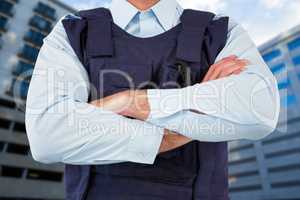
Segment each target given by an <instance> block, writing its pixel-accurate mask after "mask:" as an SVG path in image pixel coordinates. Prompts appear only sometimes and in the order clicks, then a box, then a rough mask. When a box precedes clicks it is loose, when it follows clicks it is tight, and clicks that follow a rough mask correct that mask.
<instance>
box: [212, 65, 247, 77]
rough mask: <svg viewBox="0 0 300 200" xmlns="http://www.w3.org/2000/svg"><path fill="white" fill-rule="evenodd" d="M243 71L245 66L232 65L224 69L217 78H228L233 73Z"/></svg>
mask: <svg viewBox="0 0 300 200" xmlns="http://www.w3.org/2000/svg"><path fill="white" fill-rule="evenodd" d="M244 69H245V66H243V65H233V66H231V67H228V68H227V69H224V70H223V71H222V72H221V74H220V76H219V77H218V78H224V77H228V76H230V75H232V74H233V73H234V72H242V71H243V70H244Z"/></svg>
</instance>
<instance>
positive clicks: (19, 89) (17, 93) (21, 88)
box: [7, 79, 29, 99]
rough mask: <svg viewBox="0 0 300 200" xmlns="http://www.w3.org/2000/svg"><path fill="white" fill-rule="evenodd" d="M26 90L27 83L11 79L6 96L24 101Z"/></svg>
mask: <svg viewBox="0 0 300 200" xmlns="http://www.w3.org/2000/svg"><path fill="white" fill-rule="evenodd" d="M28 88H29V82H28V81H24V80H17V79H13V80H12V83H11V85H10V88H9V90H8V91H7V94H8V95H11V96H14V97H17V98H21V99H26V97H27V92H28Z"/></svg>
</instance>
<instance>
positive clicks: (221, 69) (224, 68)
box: [208, 59, 247, 81]
mask: <svg viewBox="0 0 300 200" xmlns="http://www.w3.org/2000/svg"><path fill="white" fill-rule="evenodd" d="M246 65H247V61H246V60H240V59H236V60H231V61H226V62H224V63H222V64H221V65H219V66H218V67H217V68H216V69H215V70H214V72H213V73H212V75H211V76H210V77H208V80H209V81H211V80H216V79H218V78H221V77H224V76H226V75H230V73H231V72H232V70H231V68H233V71H235V70H237V69H238V68H244V67H246Z"/></svg>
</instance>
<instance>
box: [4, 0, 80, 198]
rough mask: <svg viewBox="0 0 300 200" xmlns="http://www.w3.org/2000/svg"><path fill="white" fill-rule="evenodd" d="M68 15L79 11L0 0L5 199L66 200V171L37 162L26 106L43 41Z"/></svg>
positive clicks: (35, 0) (28, 0)
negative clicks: (31, 146) (27, 129)
mask: <svg viewBox="0 0 300 200" xmlns="http://www.w3.org/2000/svg"><path fill="white" fill-rule="evenodd" d="M70 12H75V10H74V9H72V8H70V7H69V6H67V5H65V4H63V3H61V2H60V1H57V0H0V199H1V200H6V199H10V200H16V199H18V200H21V199H22V200H23V199H39V200H43V199H63V196H64V193H63V184H62V181H63V180H62V179H63V167H62V166H59V165H43V164H39V163H37V162H34V161H33V159H32V157H31V155H30V150H29V146H28V141H27V137H26V134H25V125H24V104H25V100H26V95H27V90H28V85H29V81H30V74H31V73H32V70H33V67H34V63H35V60H36V58H37V55H38V52H39V49H40V47H41V45H42V44H43V38H44V37H45V36H46V35H47V34H48V33H49V32H50V31H51V29H52V27H53V25H54V24H55V23H56V21H57V20H58V19H59V18H60V17H62V16H63V15H65V14H67V13H70ZM20 74H22V76H20ZM24 74H25V75H24ZM13 93H14V94H17V96H16V97H14V98H13V96H12V95H13Z"/></svg>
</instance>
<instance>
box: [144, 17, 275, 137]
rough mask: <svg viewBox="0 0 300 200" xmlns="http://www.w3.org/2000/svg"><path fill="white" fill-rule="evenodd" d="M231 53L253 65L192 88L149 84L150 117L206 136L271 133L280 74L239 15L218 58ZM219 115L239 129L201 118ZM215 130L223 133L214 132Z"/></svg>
mask: <svg viewBox="0 0 300 200" xmlns="http://www.w3.org/2000/svg"><path fill="white" fill-rule="evenodd" d="M230 55H236V56H238V57H239V58H242V59H247V60H249V61H250V65H248V66H247V69H246V70H244V71H243V72H242V73H240V74H239V75H231V76H229V77H226V78H222V79H218V80H214V81H209V82H205V83H198V84H195V85H193V86H189V87H186V88H181V89H164V90H161V89H149V90H147V94H148V99H149V104H150V108H151V112H150V115H149V117H148V119H147V120H146V121H148V122H152V123H153V124H156V125H161V126H162V127H164V126H166V127H168V128H170V129H171V130H174V131H178V132H179V133H181V134H185V135H189V136H190V137H191V138H194V139H199V140H206V141H207V140H208V141H215V140H218V141H227V140H232V139H259V138H262V137H265V136H266V135H268V134H269V133H271V132H272V131H273V130H274V129H275V127H276V125H277V122H278V115H279V110H280V102H279V92H278V88H277V82H276V79H275V78H274V76H273V75H272V73H271V71H270V70H269V68H268V66H267V65H266V63H265V62H264V61H263V59H262V57H261V55H260V53H259V51H258V49H257V47H256V46H255V44H254V43H253V41H252V40H251V38H250V37H249V35H248V34H247V32H246V31H245V30H244V29H243V28H242V26H241V25H239V24H237V23H235V22H234V21H233V20H230V21H229V32H228V39H227V43H226V45H225V47H224V48H223V50H222V51H221V52H220V53H219V55H218V57H217V59H216V62H218V61H219V60H221V59H222V58H225V57H227V56H230ZM199 82H200V80H199ZM216 121H218V122H220V123H221V124H219V125H222V126H223V127H225V128H226V127H227V128H228V127H234V129H233V130H234V134H224V133H225V131H224V130H223V131H222V130H221V129H219V131H215V130H212V129H210V131H208V130H203V128H201V124H204V126H206V127H207V126H209V127H214V126H215V125H216V124H215V122H216ZM179 122H181V123H179ZM182 123H185V125H183V124H182ZM178 124H181V126H180V127H178ZM188 124H189V126H187V125H188ZM191 126H193V128H191ZM172 127H173V128H172ZM176 127H177V128H176ZM214 133H219V136H213V135H210V134H214ZM202 134H206V136H205V137H204V136H203V135H202ZM220 134H222V137H220ZM201 135H202V136H201ZM207 135H209V137H207Z"/></svg>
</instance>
